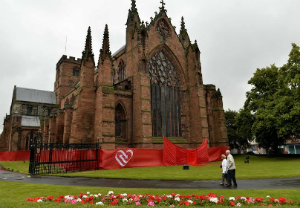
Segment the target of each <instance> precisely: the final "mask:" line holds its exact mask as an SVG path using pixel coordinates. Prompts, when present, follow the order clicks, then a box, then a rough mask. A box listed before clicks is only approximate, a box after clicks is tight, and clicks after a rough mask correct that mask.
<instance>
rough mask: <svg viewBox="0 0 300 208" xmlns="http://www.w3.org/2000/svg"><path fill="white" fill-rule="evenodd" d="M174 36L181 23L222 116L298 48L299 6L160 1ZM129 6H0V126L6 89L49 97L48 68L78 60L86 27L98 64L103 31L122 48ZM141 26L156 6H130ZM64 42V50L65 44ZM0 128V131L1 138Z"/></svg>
mask: <svg viewBox="0 0 300 208" xmlns="http://www.w3.org/2000/svg"><path fill="white" fill-rule="evenodd" d="M165 3H166V9H167V10H168V12H167V14H168V16H169V17H170V18H172V24H173V25H174V26H176V31H177V32H178V31H179V29H180V19H181V16H184V18H185V22H186V28H187V31H188V33H189V36H190V39H191V40H192V41H194V40H195V39H196V40H197V41H198V45H199V48H200V51H201V63H202V73H203V81H204V83H205V84H215V85H216V87H217V88H220V89H221V92H222V94H223V102H224V109H225V110H227V109H233V110H238V109H240V108H241V107H242V106H243V103H244V101H245V93H246V91H248V90H250V88H251V86H250V85H248V84H247V82H248V80H249V79H250V78H251V77H252V75H253V73H254V72H255V71H256V69H257V68H263V67H266V66H269V65H270V64H273V63H275V64H276V65H277V66H282V65H283V64H284V63H286V61H287V59H288V54H289V52H290V50H291V43H292V42H294V43H296V44H297V45H300V21H299V20H300V1H298V0H184V1H183V0H165ZM130 4H131V0H109V1H108V0H72V1H71V0H51V1H50V0H0V71H1V75H0V96H1V97H0V99H1V102H0V119H1V121H0V122H1V124H2V119H3V118H4V116H5V114H6V113H9V109H10V104H11V99H12V92H13V86H14V85H17V86H18V87H26V88H34V89H40V90H48V91H52V90H53V85H54V81H55V66H56V63H57V61H58V60H59V59H60V57H61V56H62V55H63V54H64V53H65V54H66V55H68V56H75V57H77V58H81V52H82V50H83V48H84V44H85V37H86V31H87V28H88V26H91V29H92V37H93V51H94V54H95V58H96V59H98V56H99V49H100V47H101V45H102V36H103V31H104V26H105V24H108V27H109V32H110V44H111V51H112V53H114V52H115V51H116V50H118V49H119V48H120V47H121V46H123V45H124V44H125V28H126V27H125V23H126V20H127V15H128V9H129V8H130ZM136 5H137V8H138V12H139V15H140V18H141V20H144V21H148V22H149V21H150V17H151V16H152V17H154V12H155V11H159V9H158V8H159V6H160V0H137V2H136ZM66 36H67V45H66V46H67V47H66V48H67V49H66V52H65V42H66ZM2 127H3V126H2V125H1V126H0V132H2Z"/></svg>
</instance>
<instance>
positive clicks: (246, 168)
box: [0, 156, 300, 180]
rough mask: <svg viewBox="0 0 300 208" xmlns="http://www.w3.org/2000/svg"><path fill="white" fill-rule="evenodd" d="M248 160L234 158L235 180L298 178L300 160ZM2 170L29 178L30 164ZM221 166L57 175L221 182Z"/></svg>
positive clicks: (18, 164) (10, 166)
mask: <svg viewBox="0 0 300 208" xmlns="http://www.w3.org/2000/svg"><path fill="white" fill-rule="evenodd" d="M244 159H245V156H235V162H236V167H237V169H236V176H237V178H238V179H260V178H288V177H299V176H300V168H295V167H299V166H300V158H283V157H282V158H281V157H277V158H268V157H261V156H250V163H244ZM0 164H1V165H2V166H3V167H6V168H10V169H14V171H18V172H20V173H25V174H28V166H29V163H28V161H26V163H23V161H22V162H2V161H0ZM219 164H220V162H215V163H210V164H209V165H207V166H198V167H195V166H190V170H182V166H163V167H146V168H125V169H117V170H100V171H86V172H73V173H67V174H65V173H63V174H56V175H59V176H67V177H99V178H119V179H157V180H219V179H220V177H221V176H220V175H221V168H220V166H219Z"/></svg>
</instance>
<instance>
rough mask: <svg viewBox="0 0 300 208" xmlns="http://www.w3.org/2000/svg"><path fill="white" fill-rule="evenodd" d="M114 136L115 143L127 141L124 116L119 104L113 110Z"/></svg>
mask: <svg viewBox="0 0 300 208" xmlns="http://www.w3.org/2000/svg"><path fill="white" fill-rule="evenodd" d="M115 135H116V141H124V142H125V141H128V138H127V120H126V114H125V110H124V108H123V106H122V105H121V104H120V103H119V104H118V105H117V106H116V109H115Z"/></svg>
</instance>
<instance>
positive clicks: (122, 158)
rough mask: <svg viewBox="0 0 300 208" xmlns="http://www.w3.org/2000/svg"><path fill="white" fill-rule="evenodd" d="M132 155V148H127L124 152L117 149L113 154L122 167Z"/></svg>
mask: <svg viewBox="0 0 300 208" xmlns="http://www.w3.org/2000/svg"><path fill="white" fill-rule="evenodd" d="M132 157H133V151H132V150H127V151H126V152H124V151H123V150H119V151H118V152H117V153H116V155H115V158H116V161H117V162H118V163H119V164H120V165H121V166H122V167H124V166H125V165H126V164H127V163H128V162H129V160H131V158H132Z"/></svg>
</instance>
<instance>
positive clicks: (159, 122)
mask: <svg viewBox="0 0 300 208" xmlns="http://www.w3.org/2000/svg"><path fill="white" fill-rule="evenodd" d="M148 71H149V74H150V79H151V107H152V126H153V137H162V136H166V137H181V136H182V133H181V113H180V88H179V81H178V77H177V74H176V71H175V68H174V66H173V64H172V62H171V61H170V60H169V59H168V58H167V57H166V56H165V55H164V53H163V52H162V51H159V52H157V53H156V54H155V55H154V56H153V57H152V58H151V59H150V61H149V65H148Z"/></svg>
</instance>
